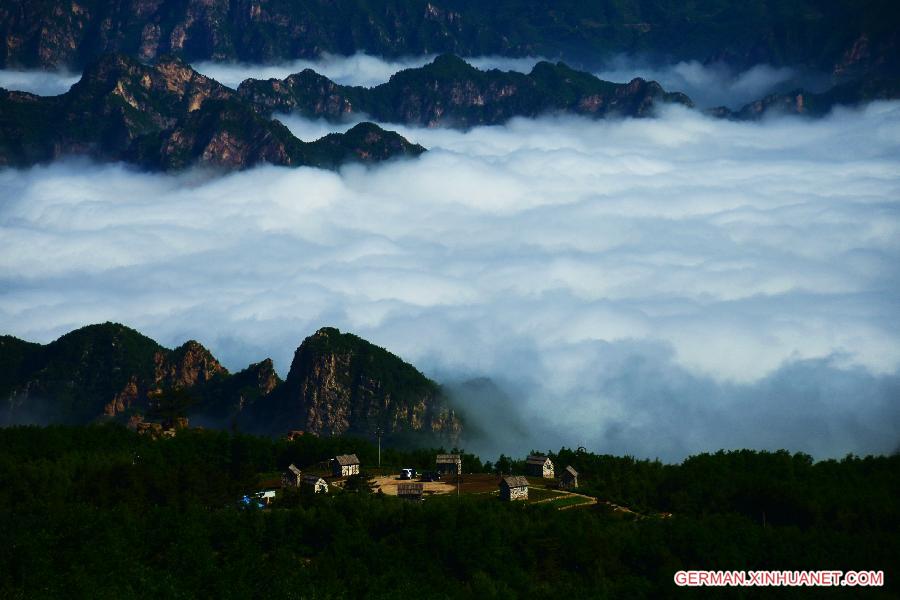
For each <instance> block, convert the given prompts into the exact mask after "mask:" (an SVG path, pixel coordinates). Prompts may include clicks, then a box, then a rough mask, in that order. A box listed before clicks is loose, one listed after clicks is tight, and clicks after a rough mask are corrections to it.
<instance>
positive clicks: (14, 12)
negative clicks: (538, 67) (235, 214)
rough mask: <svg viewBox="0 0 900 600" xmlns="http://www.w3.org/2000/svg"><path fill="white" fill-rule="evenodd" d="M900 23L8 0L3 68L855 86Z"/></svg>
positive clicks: (720, 13)
mask: <svg viewBox="0 0 900 600" xmlns="http://www.w3.org/2000/svg"><path fill="white" fill-rule="evenodd" d="M898 22H900V9H898V7H897V4H896V3H895V2H892V1H891V0H863V1H856V0H836V1H833V2H827V3H826V2H817V1H815V0H790V1H788V2H785V1H775V0H750V1H747V2H725V3H723V2H718V1H716V0H700V1H699V2H691V3H684V2H677V1H675V0H662V1H660V0H652V1H651V0H625V1H614V0H605V1H602V2H591V3H585V2H581V1H579V0H562V1H557V2H552V3H548V2H543V1H540V0H518V1H509V0H507V1H502V2H473V1H472V0H367V1H365V2H360V1H358V0H336V1H326V0H315V1H313V2H302V3H298V2H292V1H291V0H268V1H266V2H260V1H258V0H228V1H225V0H212V1H210V0H114V1H101V0H78V1H77V2H68V1H66V2H63V1H62V0H37V1H34V0H10V1H7V2H4V3H3V5H2V6H0V32H2V33H3V39H4V42H5V43H4V44H3V46H2V47H0V67H3V68H10V67H28V68H33V67H43V68H60V67H68V68H70V69H81V68H82V67H84V66H85V65H86V64H88V63H90V62H91V61H92V60H94V59H95V58H96V57H98V56H99V55H101V54H103V53H105V52H124V53H127V54H130V55H132V56H135V57H138V58H141V59H143V60H152V59H154V58H157V57H159V56H162V55H164V54H176V55H178V56H180V57H182V58H183V59H185V60H188V61H195V60H207V59H211V60H222V61H243V62H256V63H260V62H277V61H283V60H287V59H292V58H301V57H302V58H314V57H318V56H321V55H322V54H323V53H325V52H329V53H335V54H345V55H349V54H353V53H354V52H358V51H364V52H368V53H370V54H377V55H382V56H408V55H422V54H438V53H445V52H452V53H455V54H458V55H463V56H476V55H489V54H497V55H505V56H526V55H531V56H547V57H553V58H557V57H558V58H562V59H564V60H567V61H569V62H585V63H586V64H587V66H588V67H595V66H597V64H590V63H591V62H592V61H593V62H594V63H596V62H598V61H603V60H606V59H608V58H610V57H611V56H613V55H616V54H631V55H641V56H646V57H648V58H649V59H651V60H656V61H667V62H675V61H680V60H698V61H701V62H705V63H708V62H724V63H726V64H728V65H730V66H732V67H735V68H741V69H743V68H749V67H751V66H753V65H755V64H759V63H768V64H773V65H789V66H797V67H803V68H809V69H814V70H816V71H819V72H826V73H830V74H832V75H834V76H835V77H836V78H838V79H845V78H854V77H859V76H870V75H874V74H882V75H884V74H894V75H896V74H897V72H898V68H900V58H898V57H900V42H898V40H900V33H898V31H900V27H898Z"/></svg>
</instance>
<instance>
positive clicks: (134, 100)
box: [0, 54, 425, 170]
mask: <svg viewBox="0 0 900 600" xmlns="http://www.w3.org/2000/svg"><path fill="white" fill-rule="evenodd" d="M357 128H358V129H356V130H351V131H350V132H347V133H345V134H333V135H330V136H327V137H325V138H322V139H320V140H316V141H314V142H303V141H301V140H299V139H297V138H296V137H294V135H293V134H291V132H290V131H289V130H288V129H287V127H285V126H284V125H283V124H282V123H280V122H279V121H277V120H273V119H270V118H268V117H267V116H264V115H261V114H260V111H259V110H258V109H257V107H255V106H253V105H252V104H249V103H247V102H245V101H244V100H243V99H241V97H240V96H238V95H237V94H236V93H235V92H234V91H233V90H231V89H229V88H227V87H225V86H223V85H221V84H219V83H218V82H216V81H215V80H213V79H210V78H208V77H205V76H203V75H201V74H200V73H197V72H196V71H194V70H193V69H192V68H191V67H190V66H188V65H186V64H185V63H183V62H182V61H181V60H179V59H177V58H173V57H163V58H160V59H159V60H157V61H156V62H155V63H154V64H152V65H146V64H143V63H141V62H139V61H138V60H136V59H134V58H130V57H128V56H125V55H122V54H107V55H103V56H102V57H100V58H99V59H98V60H97V61H95V62H93V63H91V64H90V65H89V66H88V67H87V69H86V70H85V72H84V74H83V75H82V77H81V79H80V80H79V81H78V82H77V83H76V84H75V85H73V86H72V88H71V89H70V90H69V91H68V92H66V93H65V94H62V95H59V96H46V97H45V96H36V95H34V94H29V93H25V92H11V91H7V90H3V89H0V166H3V165H9V166H28V165H32V164H35V163H40V162H46V161H50V160H53V159H55V158H58V157H61V156H66V155H86V156H90V157H92V158H95V159H99V160H122V161H126V162H131V163H136V164H138V165H141V166H144V167H147V168H150V169H154V170H172V169H182V168H185V167H189V166H194V165H201V166H211V167H218V168H223V169H241V168H246V167H250V166H253V165H256V164H260V163H269V164H276V165H284V166H301V165H308V166H317V167H324V168H336V167H337V166H339V165H341V164H342V163H345V162H348V161H359V162H367V163H369V162H375V161H379V160H385V159H388V158H393V157H397V156H417V155H418V154H421V153H422V152H424V151H425V149H424V148H422V147H421V146H419V145H417V144H411V143H409V142H408V141H406V140H405V139H403V138H402V137H401V136H399V135H398V134H396V133H393V132H389V131H384V130H382V129H381V128H379V127H378V126H377V125H374V124H371V123H363V124H360V125H358V126H357Z"/></svg>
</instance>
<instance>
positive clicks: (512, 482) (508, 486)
mask: <svg viewBox="0 0 900 600" xmlns="http://www.w3.org/2000/svg"><path fill="white" fill-rule="evenodd" d="M500 499H501V500H506V501H511V500H528V480H527V479H525V477H523V476H522V475H507V476H506V477H503V478H502V479H500Z"/></svg>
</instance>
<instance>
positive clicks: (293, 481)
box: [281, 463, 303, 487]
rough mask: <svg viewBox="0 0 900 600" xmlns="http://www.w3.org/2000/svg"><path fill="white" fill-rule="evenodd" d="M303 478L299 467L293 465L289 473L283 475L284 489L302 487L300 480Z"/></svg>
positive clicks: (282, 483) (289, 468)
mask: <svg viewBox="0 0 900 600" xmlns="http://www.w3.org/2000/svg"><path fill="white" fill-rule="evenodd" d="M302 477H303V473H301V472H300V469H299V468H298V467H297V465H295V464H294V463H291V465H290V466H289V467H288V468H287V471H285V472H284V473H282V475H281V485H282V486H283V487H300V479H301V478H302Z"/></svg>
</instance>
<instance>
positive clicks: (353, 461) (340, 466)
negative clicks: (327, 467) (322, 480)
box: [331, 454, 359, 477]
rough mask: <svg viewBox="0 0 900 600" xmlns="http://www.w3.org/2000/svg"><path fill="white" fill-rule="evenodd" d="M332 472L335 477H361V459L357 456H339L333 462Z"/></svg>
mask: <svg viewBox="0 0 900 600" xmlns="http://www.w3.org/2000/svg"><path fill="white" fill-rule="evenodd" d="M331 471H332V473H333V474H334V476H335V477H350V476H351V475H359V459H358V458H356V455H355V454H338V455H337V456H335V457H334V460H333V461H332V462H331Z"/></svg>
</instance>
